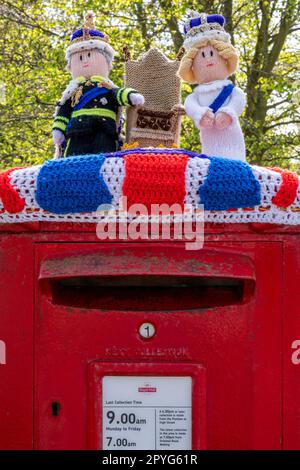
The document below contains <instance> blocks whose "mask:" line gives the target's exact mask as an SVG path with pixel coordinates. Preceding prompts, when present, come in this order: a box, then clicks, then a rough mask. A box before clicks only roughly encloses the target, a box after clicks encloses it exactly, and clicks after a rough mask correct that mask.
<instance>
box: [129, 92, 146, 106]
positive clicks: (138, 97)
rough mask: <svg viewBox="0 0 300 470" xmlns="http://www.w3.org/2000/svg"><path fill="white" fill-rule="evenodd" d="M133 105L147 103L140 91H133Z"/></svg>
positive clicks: (131, 96)
mask: <svg viewBox="0 0 300 470" xmlns="http://www.w3.org/2000/svg"><path fill="white" fill-rule="evenodd" d="M130 101H131V103H132V106H142V105H143V104H144V103H145V98H144V97H143V95H141V94H140V93H132V94H131V95H130Z"/></svg>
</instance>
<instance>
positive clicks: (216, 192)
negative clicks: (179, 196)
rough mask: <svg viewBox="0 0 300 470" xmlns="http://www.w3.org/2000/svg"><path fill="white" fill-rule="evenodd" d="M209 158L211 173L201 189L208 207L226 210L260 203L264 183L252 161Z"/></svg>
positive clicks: (203, 202) (208, 208) (200, 193)
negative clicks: (258, 179) (257, 177)
mask: <svg viewBox="0 0 300 470" xmlns="http://www.w3.org/2000/svg"><path fill="white" fill-rule="evenodd" d="M209 159H210V162H211V163H210V165H209V169H208V175H207V177H206V179H205V181H204V184H203V185H201V186H200V188H199V191H198V192H199V196H200V203H201V204H204V208H205V210H210V211H214V210H215V211H223V210H227V209H236V208H239V207H241V208H242V207H254V206H257V205H259V204H260V202H261V194H260V184H259V182H258V181H257V179H256V178H255V176H254V174H253V172H252V169H251V166H250V165H248V163H244V162H241V161H238V160H237V161H236V160H229V159H227V158H220V157H212V158H209Z"/></svg>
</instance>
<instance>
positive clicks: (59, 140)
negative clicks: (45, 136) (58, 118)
mask: <svg viewBox="0 0 300 470" xmlns="http://www.w3.org/2000/svg"><path fill="white" fill-rule="evenodd" d="M52 138H53V143H54V145H62V144H63V143H64V141H65V140H66V138H65V136H64V134H63V133H62V132H61V131H59V130H58V129H54V130H53V131H52Z"/></svg>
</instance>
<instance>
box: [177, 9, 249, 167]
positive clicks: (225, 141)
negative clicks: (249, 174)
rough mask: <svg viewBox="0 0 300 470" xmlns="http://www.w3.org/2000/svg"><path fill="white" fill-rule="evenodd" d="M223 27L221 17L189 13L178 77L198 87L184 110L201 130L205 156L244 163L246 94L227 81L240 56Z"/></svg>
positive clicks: (223, 22)
mask: <svg viewBox="0 0 300 470" xmlns="http://www.w3.org/2000/svg"><path fill="white" fill-rule="evenodd" d="M224 24H225V19H224V17H223V16H222V15H206V14H205V13H201V14H200V13H197V12H190V16H189V18H188V20H187V21H186V23H185V29H184V32H185V40H184V43H183V47H184V49H185V55H184V56H183V58H182V60H181V64H180V68H179V71H178V74H179V76H180V77H181V78H182V79H183V80H185V81H186V82H188V83H190V84H198V86H196V87H195V88H194V90H193V93H191V94H190V95H189V96H188V97H187V99H186V101H185V104H184V106H185V110H186V113H187V115H188V116H190V117H191V118H192V119H193V121H194V123H195V125H196V127H197V128H198V129H200V140H201V143H202V152H203V153H205V154H206V155H209V156H219V157H227V158H232V159H236V160H245V159H246V156H245V153H246V152H245V142H244V137H243V133H242V130H241V127H240V124H239V119H238V116H239V115H240V114H241V113H242V112H243V109H244V107H245V94H244V93H243V91H242V90H241V89H240V88H238V87H236V86H234V85H233V83H232V82H231V81H230V80H228V77H229V76H230V75H232V74H233V73H234V72H235V70H236V68H237V65H238V54H237V51H236V49H235V48H234V47H233V46H232V44H231V42H230V35H229V34H228V33H227V32H226V31H225V29H224Z"/></svg>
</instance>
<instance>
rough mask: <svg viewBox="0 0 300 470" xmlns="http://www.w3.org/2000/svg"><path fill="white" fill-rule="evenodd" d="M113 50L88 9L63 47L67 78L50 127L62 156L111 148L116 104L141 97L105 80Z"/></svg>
mask: <svg viewBox="0 0 300 470" xmlns="http://www.w3.org/2000/svg"><path fill="white" fill-rule="evenodd" d="M114 53H115V51H114V50H113V48H112V47H111V46H110V45H109V44H108V38H107V36H106V35H105V34H103V33H102V32H100V31H98V30H97V29H95V26H94V14H93V12H88V13H87V15H86V17H85V24H84V27H83V28H82V29H79V30H77V31H75V32H74V34H73V35H72V36H71V44H70V46H69V47H68V48H67V51H66V59H67V63H68V70H69V71H70V72H71V75H72V80H71V82H70V83H69V85H68V86H67V88H66V90H65V91H64V92H63V94H62V97H61V99H60V101H59V102H58V106H57V108H56V113H55V118H54V123H53V128H52V136H53V141H54V144H55V147H56V155H57V156H60V155H59V153H60V154H61V152H60V151H57V149H61V148H62V147H63V146H66V147H65V151H64V155H65V156H72V155H85V154H97V153H102V152H114V151H116V150H117V148H118V129H117V127H118V117H119V110H120V107H121V106H128V105H130V106H134V105H142V104H143V103H144V97H143V96H142V95H140V94H139V93H137V91H136V90H134V89H132V88H117V87H116V86H115V85H114V84H113V82H112V81H111V80H109V78H108V75H109V71H110V70H111V68H112V61H113V57H114Z"/></svg>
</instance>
